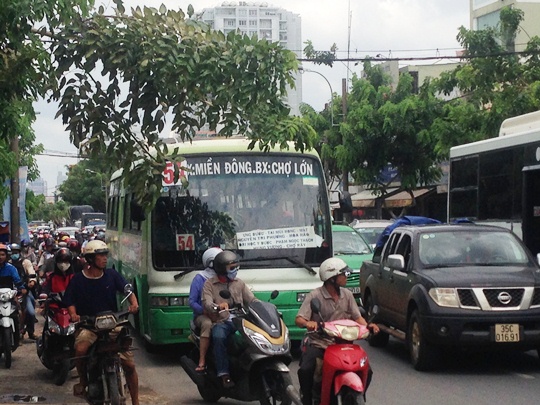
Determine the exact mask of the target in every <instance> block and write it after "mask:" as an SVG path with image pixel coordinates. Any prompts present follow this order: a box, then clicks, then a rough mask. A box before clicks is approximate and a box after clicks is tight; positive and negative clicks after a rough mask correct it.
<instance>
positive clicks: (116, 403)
mask: <svg viewBox="0 0 540 405" xmlns="http://www.w3.org/2000/svg"><path fill="white" fill-rule="evenodd" d="M107 389H108V390H109V398H110V402H109V403H110V404H111V405H121V404H122V402H121V399H122V397H121V396H120V385H119V384H118V374H117V373H107ZM124 403H125V402H124Z"/></svg>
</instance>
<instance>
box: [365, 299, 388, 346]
mask: <svg viewBox="0 0 540 405" xmlns="http://www.w3.org/2000/svg"><path fill="white" fill-rule="evenodd" d="M374 306H375V303H374V302H373V297H372V296H371V295H368V296H367V297H366V299H365V304H364V308H365V310H366V312H367V316H366V319H371V318H372V317H373V307H374ZM389 339H390V336H389V335H388V333H384V332H382V331H379V333H377V334H376V335H374V334H371V335H370V336H369V337H368V339H367V341H368V343H369V345H370V346H372V347H385V346H386V345H387V344H388V340H389Z"/></svg>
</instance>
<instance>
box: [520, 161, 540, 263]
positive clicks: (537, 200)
mask: <svg viewBox="0 0 540 405" xmlns="http://www.w3.org/2000/svg"><path fill="white" fill-rule="evenodd" d="M522 218H523V224H522V230H523V242H524V243H525V245H526V246H527V247H528V248H529V250H530V251H531V253H532V254H533V255H534V256H535V257H536V255H537V254H538V253H540V166H532V167H525V168H523V213H522Z"/></svg>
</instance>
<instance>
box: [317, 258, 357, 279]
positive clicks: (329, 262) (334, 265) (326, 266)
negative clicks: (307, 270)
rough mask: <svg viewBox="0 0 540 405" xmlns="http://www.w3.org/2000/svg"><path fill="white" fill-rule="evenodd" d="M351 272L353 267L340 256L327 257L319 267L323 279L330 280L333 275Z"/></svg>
mask: <svg viewBox="0 0 540 405" xmlns="http://www.w3.org/2000/svg"><path fill="white" fill-rule="evenodd" d="M350 272H351V269H350V268H349V266H347V263H345V262H344V261H343V260H341V259H340V258H338V257H331V258H329V259H326V260H325V261H324V262H322V263H321V267H319V277H320V278H321V281H326V280H330V279H331V278H332V277H335V276H337V275H338V274H341V273H345V275H348V273H350Z"/></svg>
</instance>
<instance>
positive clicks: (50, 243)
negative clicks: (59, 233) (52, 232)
mask: <svg viewBox="0 0 540 405" xmlns="http://www.w3.org/2000/svg"><path fill="white" fill-rule="evenodd" d="M45 246H47V247H49V246H54V239H53V238H47V239H45Z"/></svg>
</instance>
